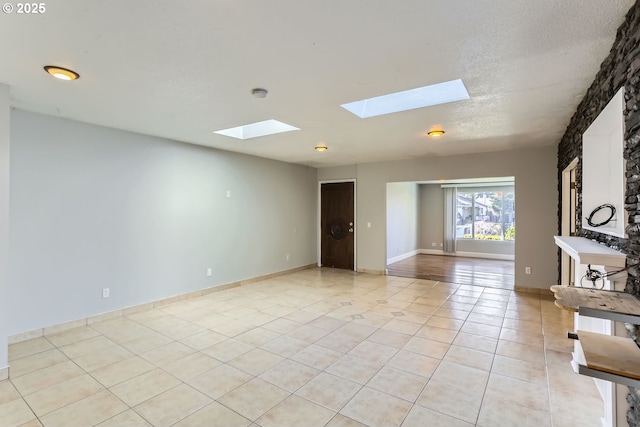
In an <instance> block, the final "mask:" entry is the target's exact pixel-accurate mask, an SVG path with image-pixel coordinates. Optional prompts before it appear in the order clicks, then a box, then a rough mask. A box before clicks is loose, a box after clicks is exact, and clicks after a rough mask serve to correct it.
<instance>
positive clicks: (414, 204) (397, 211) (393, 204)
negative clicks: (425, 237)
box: [387, 182, 420, 263]
mask: <svg viewBox="0 0 640 427" xmlns="http://www.w3.org/2000/svg"><path fill="white" fill-rule="evenodd" d="M419 197H420V195H419V194H418V185H417V184H416V183H412V182H392V183H388V184H387V263H390V262H395V261H398V260H399V259H398V257H400V258H402V256H403V255H407V254H414V253H415V251H416V250H417V249H419V247H418V235H419V228H418V207H419ZM394 258H395V261H394V260H393V259H394Z"/></svg>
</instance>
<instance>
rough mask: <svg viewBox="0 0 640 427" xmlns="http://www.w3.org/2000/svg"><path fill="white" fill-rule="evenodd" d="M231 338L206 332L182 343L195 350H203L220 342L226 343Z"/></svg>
mask: <svg viewBox="0 0 640 427" xmlns="http://www.w3.org/2000/svg"><path fill="white" fill-rule="evenodd" d="M228 339H229V338H228V337H226V336H224V335H222V334H219V333H217V332H213V331H204V332H200V333H198V334H195V335H191V336H188V337H186V338H182V339H181V340H180V342H181V343H182V344H185V345H188V346H189V347H191V348H193V349H194V350H202V349H205V348H207V347H210V346H212V345H214V344H218V343H219V342H222V341H226V340H228Z"/></svg>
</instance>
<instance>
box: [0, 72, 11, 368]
mask: <svg viewBox="0 0 640 427" xmlns="http://www.w3.org/2000/svg"><path fill="white" fill-rule="evenodd" d="M10 108H11V107H10V98H9V86H6V85H3V84H0V380H3V379H5V378H7V376H8V372H7V366H8V365H9V361H8V355H7V349H8V348H7V337H8V336H9V307H10V306H11V301H10V300H9V283H8V279H9V277H8V274H7V269H8V267H9V262H8V259H9V177H10V175H9V156H10V130H9V129H10V123H11V122H10Z"/></svg>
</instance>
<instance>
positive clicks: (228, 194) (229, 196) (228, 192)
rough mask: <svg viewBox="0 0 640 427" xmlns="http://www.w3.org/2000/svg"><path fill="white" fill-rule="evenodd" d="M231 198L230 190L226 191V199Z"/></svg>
mask: <svg viewBox="0 0 640 427" xmlns="http://www.w3.org/2000/svg"><path fill="white" fill-rule="evenodd" d="M230 198H231V190H227V199H230Z"/></svg>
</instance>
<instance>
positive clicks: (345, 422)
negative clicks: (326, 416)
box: [325, 414, 367, 427]
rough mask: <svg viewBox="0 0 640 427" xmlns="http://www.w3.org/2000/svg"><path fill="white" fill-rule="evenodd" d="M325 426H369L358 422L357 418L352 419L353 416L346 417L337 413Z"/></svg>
mask: <svg viewBox="0 0 640 427" xmlns="http://www.w3.org/2000/svg"><path fill="white" fill-rule="evenodd" d="M325 427H367V426H365V425H364V424H362V423H359V422H357V421H356V420H352V419H351V418H348V417H345V416H344V415H341V414H336V416H335V417H333V418H332V419H331V421H329V422H328V423H327V425H326V426H325Z"/></svg>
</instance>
